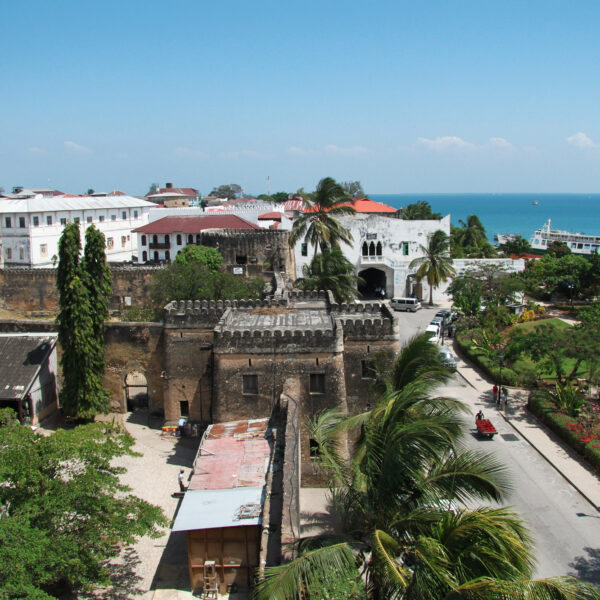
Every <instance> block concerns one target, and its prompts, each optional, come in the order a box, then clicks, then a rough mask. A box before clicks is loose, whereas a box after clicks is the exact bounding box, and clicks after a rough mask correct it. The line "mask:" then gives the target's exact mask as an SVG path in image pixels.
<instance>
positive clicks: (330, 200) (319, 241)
mask: <svg viewBox="0 0 600 600" xmlns="http://www.w3.org/2000/svg"><path fill="white" fill-rule="evenodd" d="M304 202H305V203H306V209H305V211H304V212H303V213H302V214H301V215H300V216H299V217H298V218H297V219H295V220H294V225H293V227H292V231H291V233H290V238H289V239H290V246H292V247H293V246H295V245H296V243H297V242H298V241H299V240H301V239H302V240H304V241H305V242H308V243H310V244H311V245H312V246H314V249H315V254H316V252H317V249H320V250H321V252H325V250H327V249H328V248H336V247H338V246H339V244H340V242H344V243H345V244H348V245H351V243H352V235H351V233H350V232H349V231H348V230H347V229H346V228H345V227H342V226H341V225H340V223H339V222H338V221H337V220H336V219H335V217H336V216H337V215H351V214H354V212H355V210H354V207H352V206H351V204H350V203H349V202H350V197H349V196H348V194H347V193H346V192H345V191H344V189H343V188H342V186H341V185H340V184H339V183H337V182H336V181H335V180H334V179H332V178H331V177H325V178H324V179H321V181H319V184H318V185H317V189H316V191H315V192H314V195H313V198H312V199H309V198H308V197H305V198H304Z"/></svg>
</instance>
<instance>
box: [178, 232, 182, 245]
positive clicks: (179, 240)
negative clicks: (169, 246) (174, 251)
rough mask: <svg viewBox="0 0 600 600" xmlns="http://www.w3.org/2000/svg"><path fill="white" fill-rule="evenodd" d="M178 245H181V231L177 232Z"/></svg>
mask: <svg viewBox="0 0 600 600" xmlns="http://www.w3.org/2000/svg"><path fill="white" fill-rule="evenodd" d="M177 245H178V246H181V234H180V233H178V234H177Z"/></svg>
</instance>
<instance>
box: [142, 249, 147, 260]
mask: <svg viewBox="0 0 600 600" xmlns="http://www.w3.org/2000/svg"><path fill="white" fill-rule="evenodd" d="M147 260H148V253H147V252H146V251H145V250H144V251H143V252H142V262H146V261H147Z"/></svg>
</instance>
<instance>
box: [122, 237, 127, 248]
mask: <svg viewBox="0 0 600 600" xmlns="http://www.w3.org/2000/svg"><path fill="white" fill-rule="evenodd" d="M125 246H127V236H126V235H122V236H121V248H125Z"/></svg>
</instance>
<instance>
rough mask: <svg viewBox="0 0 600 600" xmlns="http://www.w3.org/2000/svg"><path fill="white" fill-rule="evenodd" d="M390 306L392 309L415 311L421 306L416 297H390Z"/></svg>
mask: <svg viewBox="0 0 600 600" xmlns="http://www.w3.org/2000/svg"><path fill="white" fill-rule="evenodd" d="M390 307H391V308H393V309H394V310H410V311H411V312H417V311H418V310H419V309H420V308H421V303H420V302H419V300H418V299H417V298H392V299H391V300H390Z"/></svg>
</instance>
